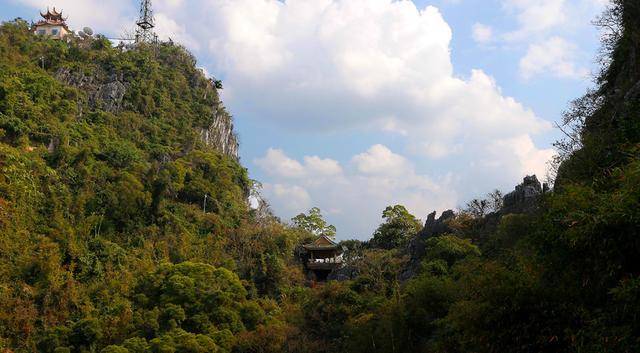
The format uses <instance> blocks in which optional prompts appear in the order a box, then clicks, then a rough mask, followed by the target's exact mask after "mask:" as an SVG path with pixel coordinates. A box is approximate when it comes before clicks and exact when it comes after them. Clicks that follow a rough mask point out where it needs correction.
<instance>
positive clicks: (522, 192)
mask: <svg viewBox="0 0 640 353" xmlns="http://www.w3.org/2000/svg"><path fill="white" fill-rule="evenodd" d="M546 191H547V185H546V184H541V183H540V182H539V181H538V178H537V177H536V176H535V175H531V176H529V175H528V176H526V177H524V179H523V181H522V183H521V184H519V185H516V187H515V190H514V191H512V192H510V193H508V194H506V195H504V198H503V200H502V209H501V210H500V213H501V214H508V213H523V212H530V211H533V210H534V209H535V208H536V206H537V204H538V199H539V198H540V196H541V195H542V194H543V193H544V192H546Z"/></svg>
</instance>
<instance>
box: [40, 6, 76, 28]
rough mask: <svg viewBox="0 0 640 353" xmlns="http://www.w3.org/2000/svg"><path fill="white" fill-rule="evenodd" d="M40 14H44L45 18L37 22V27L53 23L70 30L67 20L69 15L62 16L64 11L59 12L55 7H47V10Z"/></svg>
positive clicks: (52, 24)
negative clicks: (50, 8)
mask: <svg viewBox="0 0 640 353" xmlns="http://www.w3.org/2000/svg"><path fill="white" fill-rule="evenodd" d="M40 16H42V18H43V19H42V20H40V21H38V22H36V23H35V26H36V27H37V26H46V25H51V26H62V27H64V28H65V29H66V30H69V28H68V27H67V23H66V22H65V21H66V20H67V17H62V11H59V12H58V11H57V10H56V8H55V7H54V8H53V10H49V8H48V7H47V12H46V13H42V12H40Z"/></svg>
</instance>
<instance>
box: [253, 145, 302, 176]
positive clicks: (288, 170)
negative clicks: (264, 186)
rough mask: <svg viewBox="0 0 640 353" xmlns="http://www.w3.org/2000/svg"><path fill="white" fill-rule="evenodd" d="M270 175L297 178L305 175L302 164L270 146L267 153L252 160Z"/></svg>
mask: <svg viewBox="0 0 640 353" xmlns="http://www.w3.org/2000/svg"><path fill="white" fill-rule="evenodd" d="M254 162H255V163H256V164H257V165H258V166H260V167H261V168H262V169H263V170H264V171H265V172H267V173H268V174H270V175H273V176H278V177H284V178H299V177H302V176H304V175H305V170H304V167H303V166H302V164H301V163H300V162H298V161H296V160H294V159H291V158H289V157H287V156H286V155H285V154H284V152H283V151H282V150H279V149H273V148H270V149H269V150H268V151H267V154H266V155H265V156H264V157H263V158H260V159H256V160H255V161H254Z"/></svg>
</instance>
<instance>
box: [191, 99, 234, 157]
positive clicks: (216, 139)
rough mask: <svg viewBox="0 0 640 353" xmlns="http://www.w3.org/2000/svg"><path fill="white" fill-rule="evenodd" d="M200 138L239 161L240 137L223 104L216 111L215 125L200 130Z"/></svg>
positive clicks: (206, 143)
mask: <svg viewBox="0 0 640 353" xmlns="http://www.w3.org/2000/svg"><path fill="white" fill-rule="evenodd" d="M200 138H201V139H202V142H204V144H205V145H207V146H208V147H211V148H215V149H217V150H218V151H220V152H222V153H224V154H226V155H227V156H231V157H234V158H235V159H238V158H239V157H238V146H239V143H238V136H237V135H236V133H235V132H234V131H233V119H232V118H231V116H230V115H229V114H228V113H227V112H226V110H225V109H224V107H223V106H222V103H219V104H218V106H216V107H215V109H214V119H213V123H212V124H211V125H210V126H209V127H208V128H203V129H200Z"/></svg>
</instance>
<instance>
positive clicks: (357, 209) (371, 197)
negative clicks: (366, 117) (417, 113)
mask: <svg viewBox="0 0 640 353" xmlns="http://www.w3.org/2000/svg"><path fill="white" fill-rule="evenodd" d="M272 151H273V150H272V149H270V150H268V151H267V152H266V154H265V156H264V157H263V158H260V159H258V160H256V163H258V164H259V166H260V168H262V169H263V170H264V171H265V172H267V173H269V172H270V170H272V168H273V167H274V166H275V165H276V164H277V162H276V163H275V164H269V163H265V162H264V161H271V160H274V158H272V157H270V156H269V155H270V154H271V155H273V152H272ZM278 159H287V160H291V161H294V162H296V163H297V164H298V165H300V166H302V169H303V171H302V173H301V174H302V175H307V176H310V175H314V173H315V172H316V171H317V170H318V168H317V164H316V163H315V162H317V161H323V162H321V163H319V164H321V165H324V166H325V167H327V166H330V167H329V168H321V169H322V170H327V169H329V170H331V171H332V173H331V174H330V175H327V174H325V175H324V177H322V178H309V177H304V178H295V179H292V178H286V177H285V176H280V177H276V178H274V182H273V184H271V183H266V184H265V186H264V195H265V196H266V197H267V198H268V199H269V201H270V202H271V203H272V205H273V206H274V208H275V209H276V211H278V214H280V215H282V216H283V218H285V219H288V218H290V217H292V216H294V215H296V214H298V213H299V212H302V211H305V210H307V209H308V208H309V207H312V206H318V207H320V208H321V209H322V210H323V211H325V214H326V216H327V218H328V220H329V221H330V222H332V223H334V224H336V225H338V226H339V229H338V232H339V234H340V235H341V237H343V238H345V237H354V236H355V237H358V238H360V239H367V238H368V237H369V236H370V235H371V233H372V232H373V230H374V228H375V227H376V226H377V224H378V223H380V213H381V212H382V210H383V209H384V208H385V207H386V206H388V205H391V204H397V203H400V204H404V205H405V206H407V208H408V209H409V210H410V211H411V212H414V213H415V214H416V215H418V216H424V215H426V214H427V213H429V212H431V211H432V210H434V209H439V210H442V209H443V208H445V207H451V205H455V203H456V200H457V195H456V192H455V191H454V188H453V187H452V183H453V180H452V177H451V176H450V175H445V176H444V177H440V178H432V177H429V176H427V175H424V174H419V173H417V172H416V170H415V166H414V165H413V163H411V162H410V161H409V160H408V159H406V158H405V157H404V156H401V155H399V154H396V153H394V152H392V151H391V150H390V149H389V148H388V147H386V146H384V145H379V144H378V145H374V146H371V147H370V148H369V149H368V150H367V151H365V152H363V153H360V154H356V155H355V156H353V157H352V158H351V161H350V162H349V163H348V165H347V166H346V167H345V168H343V167H342V166H341V165H340V164H339V163H338V162H336V161H334V160H331V159H322V158H319V157H304V158H303V160H304V162H300V161H297V160H294V159H291V158H290V157H288V156H286V155H284V154H283V156H282V158H278ZM310 161H315V162H310ZM296 207H297V208H296Z"/></svg>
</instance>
